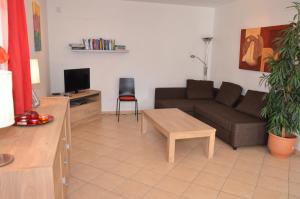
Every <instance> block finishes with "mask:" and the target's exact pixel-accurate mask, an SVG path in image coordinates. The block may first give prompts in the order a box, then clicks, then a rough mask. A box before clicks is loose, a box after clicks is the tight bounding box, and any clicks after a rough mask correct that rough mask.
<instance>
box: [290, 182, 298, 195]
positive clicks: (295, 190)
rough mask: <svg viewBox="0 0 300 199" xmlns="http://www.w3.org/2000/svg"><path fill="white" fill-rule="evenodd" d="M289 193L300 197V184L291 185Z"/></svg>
mask: <svg viewBox="0 0 300 199" xmlns="http://www.w3.org/2000/svg"><path fill="white" fill-rule="evenodd" d="M289 193H290V194H291V195H293V196H297V197H300V183H299V184H298V183H293V182H291V183H289Z"/></svg>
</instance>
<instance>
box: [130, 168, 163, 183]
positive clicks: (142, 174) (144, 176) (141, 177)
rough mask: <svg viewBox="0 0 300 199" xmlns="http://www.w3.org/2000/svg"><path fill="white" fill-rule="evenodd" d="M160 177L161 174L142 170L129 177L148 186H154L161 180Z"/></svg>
mask: <svg viewBox="0 0 300 199" xmlns="http://www.w3.org/2000/svg"><path fill="white" fill-rule="evenodd" d="M162 177H163V175H162V174H159V173H155V172H153V171H150V170H147V169H143V170H140V171H138V172H137V173H136V174H134V175H133V176H131V179H132V180H135V181H137V182H141V183H144V184H146V185H149V186H154V185H156V184H157V183H158V182H159V181H160V180H161V179H162Z"/></svg>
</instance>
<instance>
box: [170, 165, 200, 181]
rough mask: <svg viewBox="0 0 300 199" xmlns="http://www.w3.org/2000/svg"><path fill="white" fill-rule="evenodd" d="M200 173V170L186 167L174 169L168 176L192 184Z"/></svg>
mask: <svg viewBox="0 0 300 199" xmlns="http://www.w3.org/2000/svg"><path fill="white" fill-rule="evenodd" d="M198 173H199V171H198V170H195V169H191V168H187V167H184V166H177V167H175V168H174V169H172V170H171V171H170V173H169V174H168V175H169V176H172V177H174V178H178V179H181V180H185V181H189V182H191V181H193V180H194V179H195V178H196V176H197V175H198Z"/></svg>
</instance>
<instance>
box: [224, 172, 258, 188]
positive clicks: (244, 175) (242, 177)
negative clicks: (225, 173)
mask: <svg viewBox="0 0 300 199" xmlns="http://www.w3.org/2000/svg"><path fill="white" fill-rule="evenodd" d="M229 179H232V180H236V181H240V182H242V183H246V184H251V185H256V183H257V180H258V174H254V173H249V172H246V171H242V170H238V169H233V170H232V171H231V173H230V175H229Z"/></svg>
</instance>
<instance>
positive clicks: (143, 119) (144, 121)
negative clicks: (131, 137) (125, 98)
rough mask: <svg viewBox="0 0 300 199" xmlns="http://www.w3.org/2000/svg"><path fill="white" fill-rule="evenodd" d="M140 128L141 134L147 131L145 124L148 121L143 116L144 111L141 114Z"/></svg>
mask: <svg viewBox="0 0 300 199" xmlns="http://www.w3.org/2000/svg"><path fill="white" fill-rule="evenodd" d="M141 123H142V128H141V134H144V133H146V132H147V125H148V121H147V118H146V117H145V115H144V113H143V114H142V122H141Z"/></svg>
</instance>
